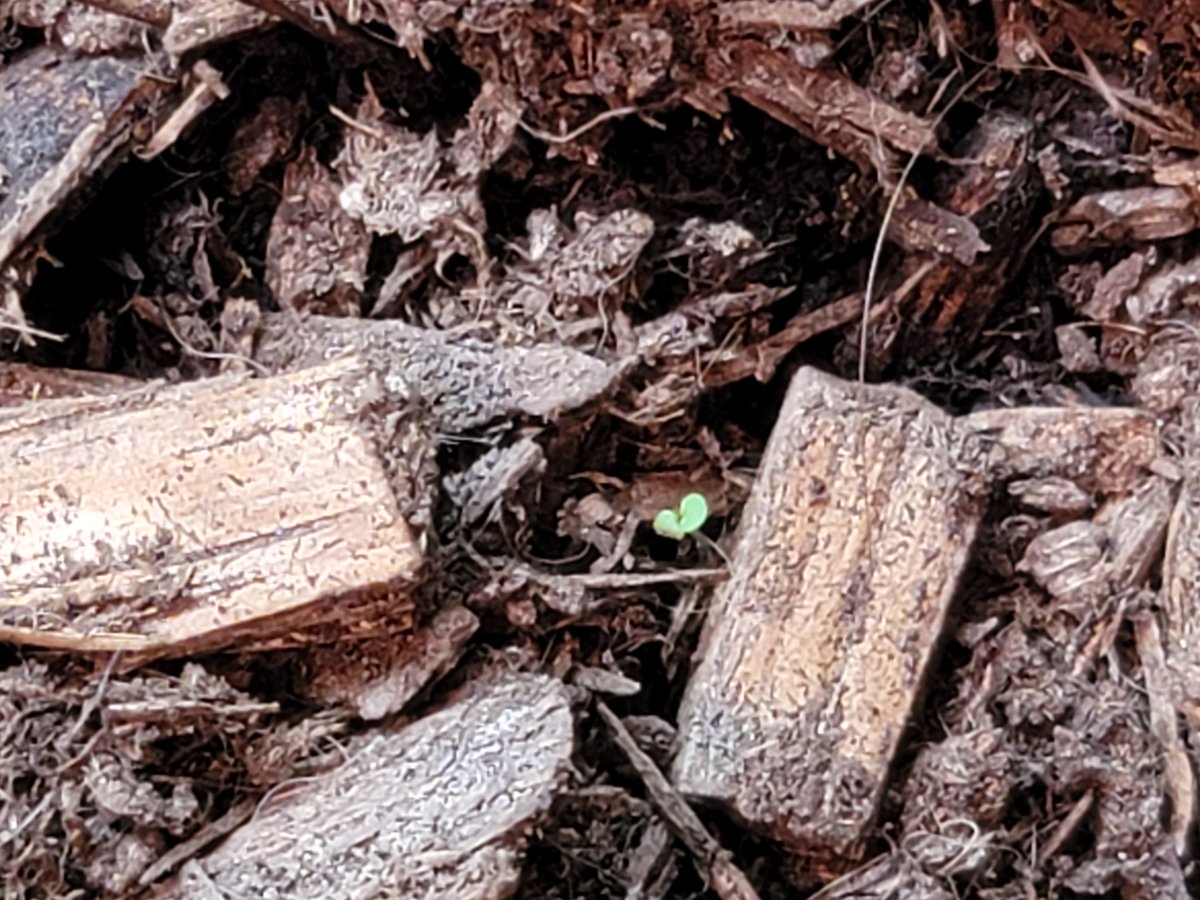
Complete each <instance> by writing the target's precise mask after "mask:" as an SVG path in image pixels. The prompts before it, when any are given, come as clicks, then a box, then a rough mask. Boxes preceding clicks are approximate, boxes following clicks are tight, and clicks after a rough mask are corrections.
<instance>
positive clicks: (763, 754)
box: [673, 369, 1169, 874]
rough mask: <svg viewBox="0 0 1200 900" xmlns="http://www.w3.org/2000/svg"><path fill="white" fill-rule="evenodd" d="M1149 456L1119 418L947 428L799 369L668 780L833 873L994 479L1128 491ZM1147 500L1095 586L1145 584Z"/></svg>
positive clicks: (1028, 415)
mask: <svg viewBox="0 0 1200 900" xmlns="http://www.w3.org/2000/svg"><path fill="white" fill-rule="evenodd" d="M1157 455H1158V441H1157V431H1156V427H1155V423H1154V420H1153V418H1152V417H1150V416H1148V415H1146V414H1145V413H1141V412H1138V411H1134V410H1121V409H1084V408H1080V409H1074V408H1064V409H1055V408H1046V409H1015V410H995V411H988V412H982V413H976V414H972V415H969V416H965V417H962V418H961V419H957V420H953V419H951V418H950V417H948V416H947V415H945V414H944V413H943V412H941V411H940V410H938V409H937V408H936V407H934V406H933V405H932V404H930V403H929V402H928V401H926V400H924V399H922V398H921V397H919V396H918V395H916V394H915V393H913V392H911V391H908V390H905V389H897V388H891V387H865V386H861V385H857V384H851V383H847V382H843V381H839V380H838V379H836V378H833V377H832V376H828V375H824V374H821V373H818V372H817V371H815V370H812V369H802V370H800V372H799V373H798V374H797V375H796V376H795V378H794V379H793V382H792V385H791V388H790V389H789V392H788V396H787V399H786V400H785V401H784V405H783V409H782V411H781V412H780V415H779V419H778V422H777V424H776V426H775V430H774V432H773V433H772V435H771V439H770V442H769V443H768V446H767V450H766V454H765V457H764V461H763V464H762V467H761V468H760V470H759V474H758V478H757V481H756V484H755V487H754V490H753V492H752V495H751V498H750V501H749V503H748V504H747V507H746V509H745V511H744V513H743V517H742V522H741V525H740V530H739V532H738V535H737V540H736V543H735V549H734V553H733V555H732V556H733V560H734V562H733V565H732V568H731V571H730V577H729V580H728V581H727V582H726V583H724V584H723V585H721V586H720V587H718V588H717V589H716V592H715V597H714V600H713V603H712V607H711V611H710V613H709V617H708V620H707V622H706V624H705V629H704V634H703V635H702V638H701V642H700V649H699V651H698V656H699V662H698V664H697V666H696V668H695V670H694V671H693V674H692V677H691V680H690V682H689V684H688V686H687V690H686V693H685V696H684V700H683V704H682V707H681V709H680V713H679V730H680V749H679V752H678V755H677V757H676V760H675V764H674V769H673V773H674V778H675V781H676V784H677V785H678V786H679V788H680V789H681V790H682V791H684V792H685V793H686V794H688V795H691V796H693V797H697V798H702V799H704V800H708V801H715V802H718V803H721V804H723V805H725V806H727V807H728V808H729V809H730V810H731V811H732V812H733V813H734V814H735V815H737V816H738V817H739V818H740V819H742V820H743V821H745V822H747V823H748V824H750V825H751V826H752V827H754V828H756V829H758V830H760V831H765V832H767V833H769V834H771V835H772V836H773V837H775V838H776V839H778V840H781V841H783V842H784V843H785V844H786V845H787V846H788V847H789V848H790V850H792V851H793V852H795V853H798V854H799V855H800V856H802V857H804V858H805V859H807V860H808V861H809V864H811V865H812V866H814V867H816V870H817V871H821V870H822V867H823V866H827V867H828V869H827V871H828V873H830V874H832V873H835V872H838V871H845V869H846V866H847V863H848V862H852V861H853V860H854V859H855V858H856V857H857V855H858V854H859V853H860V852H861V850H862V849H863V846H864V842H865V839H866V837H867V836H868V833H869V827H870V825H871V824H872V822H873V820H874V817H875V815H876V813H877V810H878V806H879V802H880V800H881V797H882V794H883V790H884V787H885V784H886V780H887V774H888V770H889V767H890V766H891V765H892V762H893V756H894V754H895V751H896V750H897V747H898V745H899V741H900V737H901V734H902V733H903V731H904V729H905V727H906V725H907V723H908V721H909V717H910V714H911V713H912V712H913V710H914V708H915V704H916V702H917V698H918V696H919V694H920V691H921V686H922V678H923V674H924V673H925V672H926V671H927V670H928V668H929V666H930V662H931V660H932V658H933V655H934V651H935V648H936V647H937V645H938V641H939V639H940V635H941V629H942V625H943V622H944V620H945V617H946V614H947V610H948V608H949V605H950V602H951V599H952V597H953V596H954V593H955V590H956V588H957V586H958V583H959V579H960V576H961V574H962V572H963V570H964V567H965V565H966V562H967V559H968V553H969V550H970V547H971V543H972V540H973V537H974V534H975V531H976V529H977V527H978V525H979V522H980V520H981V517H982V515H983V513H984V510H985V497H986V495H987V494H988V493H989V490H990V488H991V485H992V483H993V482H996V481H1000V482H1003V481H1006V480H1008V479H1012V478H1019V477H1023V478H1035V477H1047V476H1051V475H1060V476H1064V475H1065V476H1068V477H1072V478H1078V479H1079V480H1080V483H1081V486H1082V487H1083V489H1085V490H1093V491H1111V490H1128V489H1130V488H1131V487H1132V486H1133V485H1134V484H1137V483H1138V481H1139V479H1142V478H1145V477H1146V470H1147V468H1148V467H1149V466H1150V464H1151V463H1152V462H1153V461H1154V460H1155V459H1156V458H1157ZM1146 490H1147V492H1148V495H1147V497H1143V496H1142V495H1141V494H1140V493H1138V494H1135V495H1133V496H1134V498H1136V502H1135V501H1134V500H1131V501H1130V503H1131V506H1130V510H1129V515H1128V516H1118V515H1116V514H1115V513H1114V515H1113V517H1112V520H1111V521H1112V523H1113V528H1114V531H1119V530H1120V528H1121V527H1126V526H1128V523H1129V521H1133V520H1137V521H1138V522H1140V523H1141V525H1145V527H1141V526H1140V525H1139V527H1138V528H1136V529H1135V528H1129V534H1128V536H1129V537H1130V538H1131V540H1130V543H1129V545H1128V547H1127V548H1126V549H1127V550H1128V552H1127V553H1121V554H1118V556H1119V557H1120V558H1114V559H1113V560H1111V561H1110V565H1111V566H1113V567H1114V568H1113V569H1112V570H1111V571H1109V572H1108V574H1109V576H1111V577H1110V579H1109V580H1110V581H1111V582H1114V583H1115V582H1116V581H1122V582H1125V581H1130V580H1135V579H1136V578H1137V577H1139V576H1140V575H1144V574H1145V567H1146V562H1147V560H1148V559H1150V558H1151V557H1152V556H1153V548H1154V545H1155V542H1156V541H1157V540H1161V531H1162V528H1161V525H1162V519H1163V516H1162V515H1161V514H1160V515H1158V517H1157V518H1155V516H1153V515H1150V516H1146V517H1144V518H1145V521H1144V522H1143V521H1142V520H1141V519H1139V518H1138V514H1139V511H1142V509H1143V506H1149V507H1152V508H1153V509H1160V508H1161V507H1163V506H1164V501H1165V499H1166V498H1168V497H1169V487H1168V486H1167V485H1166V483H1165V482H1162V481H1161V480H1155V481H1154V482H1153V483H1152V485H1151V486H1150V487H1148V488H1147V489H1146ZM1151 495H1152V496H1151ZM1143 500H1144V501H1145V503H1142V501H1143ZM1139 504H1140V505H1139ZM1127 520H1128V521H1127ZM1156 522H1157V523H1158V524H1157V525H1155V523H1156ZM1121 523H1125V524H1124V525H1122V524H1121ZM1085 524H1088V523H1085ZM1102 526H1103V523H1102V525H1101V526H1098V527H1102ZM1106 571H1107V570H1106Z"/></svg>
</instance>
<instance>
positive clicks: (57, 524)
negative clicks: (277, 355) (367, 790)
mask: <svg viewBox="0 0 1200 900" xmlns="http://www.w3.org/2000/svg"><path fill="white" fill-rule="evenodd" d="M383 398H384V395H383V392H382V390H381V389H380V386H379V385H378V383H377V381H376V380H375V378H374V377H373V375H372V374H371V373H370V371H369V369H368V368H367V367H365V366H364V365H363V364H362V363H361V362H360V361H358V360H357V359H355V358H353V357H347V358H342V359H338V360H335V361H332V362H330V363H327V364H325V365H324V366H320V367H315V368H313V369H308V370H302V371H298V372H295V373H291V374H289V375H284V376H278V377H276V378H270V379H259V380H247V379H244V378H216V379H210V380H207V381H202V382H195V383H191V384H187V385H179V386H165V385H151V386H148V387H146V388H144V389H141V390H136V391H128V392H122V393H120V394H114V395H110V396H104V397H91V398H78V399H70V400H58V401H50V402H46V403H39V404H32V405H29V406H26V407H19V408H15V409H8V410H3V411H0V454H3V455H4V456H5V458H7V459H10V460H12V461H13V462H12V464H10V466H9V468H8V470H7V471H6V477H4V478H3V479H0V503H2V504H3V505H4V506H6V507H7V508H9V509H14V510H17V514H16V515H14V516H11V517H8V518H6V519H4V520H0V536H2V537H4V540H3V541H2V542H0V545H2V546H5V548H6V551H7V557H8V558H7V559H3V558H0V572H3V575H4V578H3V580H2V581H0V615H5V616H6V619H7V620H6V621H5V622H4V625H3V627H2V628H0V638H4V639H8V640H13V641H17V642H22V643H31V644H36V645H40V646H46V647H50V648H54V649H71V650H78V651H85V652H87V651H116V650H122V651H130V652H136V653H144V654H148V655H164V654H169V653H173V652H191V651H193V650H196V649H202V648H209V647H212V646H217V645H220V644H222V643H227V642H229V641H232V640H233V639H235V638H237V637H240V636H244V635H247V634H250V635H259V634H260V633H261V632H262V631H264V630H269V629H270V628H272V627H275V626H283V625H288V626H291V625H292V624H294V620H295V619H296V617H298V616H303V615H305V614H307V612H309V611H315V610H316V609H317V608H318V607H319V606H320V605H322V604H321V601H325V600H331V599H333V598H334V597H347V596H353V595H362V594H376V593H380V592H383V593H388V592H391V591H392V590H394V589H395V587H397V586H398V585H401V584H404V583H406V582H408V581H411V580H412V579H413V578H414V576H415V574H416V570H417V568H418V566H419V562H420V553H419V551H418V549H417V548H416V546H415V544H414V541H413V536H412V533H411V531H410V529H409V527H408V525H407V523H406V522H405V521H404V519H403V516H402V515H401V514H400V512H399V510H398V508H397V502H396V497H395V494H394V492H393V490H392V485H391V483H390V482H389V479H388V475H387V473H386V472H385V470H384V465H383V462H382V459H381V449H382V448H381V447H379V446H378V444H377V441H378V437H379V436H378V435H377V434H375V433H374V425H373V421H372V419H373V417H374V416H376V415H379V414H380V412H381V411H380V410H379V409H378V408H377V407H378V405H379V404H380V403H381V402H382V401H383ZM132 434H137V435H141V436H142V438H143V445H142V446H141V447H139V448H137V449H136V450H135V449H134V448H133V444H132V441H131V440H130V435H132ZM146 436H150V437H151V438H158V441H157V443H149V442H148V441H147V438H146ZM5 494H7V495H8V496H7V498H5V496H4V495H5ZM18 520H19V521H18ZM146 553H150V555H149V556H146V555H145V554H146ZM131 554H132V555H131ZM143 557H145V558H144V559H143ZM106 560H107V561H106ZM139 560H140V562H139ZM21 617H25V618H28V619H30V621H29V622H28V623H26V622H24V621H21Z"/></svg>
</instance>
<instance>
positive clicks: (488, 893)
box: [156, 675, 573, 900]
mask: <svg viewBox="0 0 1200 900" xmlns="http://www.w3.org/2000/svg"><path fill="white" fill-rule="evenodd" d="M572 730H573V728H572V720H571V713H570V710H569V708H568V700H567V694H566V691H565V689H564V688H563V686H562V684H561V683H560V682H558V681H556V680H554V679H551V678H546V677H544V676H532V675H516V676H508V677H506V678H505V679H503V680H499V681H497V682H495V683H493V684H491V685H490V686H482V687H480V688H478V689H477V690H474V691H472V692H471V693H470V694H469V695H468V696H466V697H464V698H463V699H461V700H460V701H459V702H458V703H456V704H454V705H452V706H450V707H449V708H447V709H444V710H442V711H441V712H437V713H434V714H433V715H430V716H426V717H425V718H422V719H421V720H419V721H418V722H415V723H414V724H412V725H409V726H407V727H406V728H404V729H403V730H401V731H399V732H394V733H386V732H377V733H374V734H372V735H369V736H367V737H366V738H365V739H363V740H362V741H361V742H359V743H358V745H357V746H352V747H351V748H350V751H349V752H350V756H349V759H348V760H347V762H346V763H345V764H344V765H342V766H341V767H340V768H338V769H336V770H334V771H333V772H330V773H328V774H326V775H323V776H320V777H318V778H316V779H304V780H303V781H302V782H300V783H297V784H296V785H295V786H294V787H289V786H288V785H287V784H286V783H285V784H284V785H281V786H280V788H279V790H278V791H277V793H276V794H275V795H274V796H270V795H269V796H268V797H267V798H266V799H265V800H264V802H263V803H262V804H261V805H260V807H259V809H258V811H257V813H256V814H255V816H254V817H253V818H252V819H251V821H250V822H249V823H248V824H247V825H245V826H243V827H242V828H241V829H239V830H238V831H237V832H235V833H234V834H233V835H232V836H231V837H230V838H229V840H227V841H226V842H225V843H224V844H222V845H221V846H220V847H219V848H218V849H217V850H216V851H215V852H213V853H212V854H211V855H210V856H208V857H207V858H206V859H204V860H202V861H198V862H194V863H191V864H189V865H188V866H185V868H184V870H183V872H182V873H181V874H180V876H179V877H178V878H177V879H176V880H175V881H174V882H173V883H171V884H170V885H168V886H166V887H165V888H164V889H163V890H161V891H159V892H158V893H157V894H156V896H157V897H158V898H159V900H168V898H170V900H176V898H178V900H183V898H194V897H204V896H207V895H209V894H211V895H212V896H220V897H288V898H292V900H309V898H311V900H317V898H326V897H356V898H360V900H372V898H380V900H382V898H386V897H404V898H406V900H421V898H429V900H435V898H436V900H476V898H478V900H484V898H501V897H506V896H509V895H510V894H512V893H513V891H514V890H515V888H516V886H517V882H518V880H519V877H520V864H521V850H522V844H523V842H524V838H525V836H526V834H527V833H528V831H529V830H530V828H531V827H532V826H533V825H534V824H535V823H536V820H537V819H538V817H539V816H541V815H542V814H543V813H544V812H545V811H546V810H547V809H548V807H549V805H550V802H551V800H552V799H553V797H554V793H555V790H556V788H557V786H558V783H559V780H560V777H561V776H562V774H563V773H564V771H565V769H566V767H567V765H568V763H569V759H570V754H571V750H572V739H573V735H572ZM205 892H207V894H206V893H205Z"/></svg>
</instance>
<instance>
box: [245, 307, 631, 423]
mask: <svg viewBox="0 0 1200 900" xmlns="http://www.w3.org/2000/svg"><path fill="white" fill-rule="evenodd" d="M349 351H357V352H360V353H362V354H363V356H364V357H365V358H366V359H367V360H369V361H370V362H371V363H372V365H373V366H374V367H375V369H376V371H378V372H380V374H381V377H382V378H383V380H384V383H385V384H386V385H387V386H388V387H389V388H393V387H394V388H395V389H397V390H401V391H406V392H407V391H412V392H413V393H415V394H416V395H417V396H419V397H420V398H421V400H422V402H424V403H426V404H428V406H429V408H430V412H431V414H432V417H433V420H434V423H435V424H436V425H437V427H438V428H439V429H441V430H443V431H445V432H448V433H451V434H453V433H458V432H461V431H464V430H466V429H469V428H477V427H479V426H482V425H486V424H488V423H490V422H493V421H495V420H499V419H503V418H507V417H509V416H512V415H526V416H533V417H537V418H553V417H554V416H556V415H558V414H559V413H562V412H565V411H567V410H570V409H574V408H576V407H578V406H581V405H583V404H584V403H587V402H589V401H591V400H594V399H596V398H597V397H599V396H600V395H601V394H603V393H604V392H605V391H607V390H608V389H609V388H610V387H611V386H612V385H613V384H614V383H615V381H616V378H617V376H618V374H619V372H618V369H617V368H616V367H613V366H609V365H607V364H605V363H603V362H601V361H600V360H598V359H595V358H593V357H591V356H587V355H586V354H584V353H580V352H578V351H576V350H571V349H568V348H566V347H560V346H555V345H541V346H535V347H505V346H501V345H499V344H493V343H490V342H488V341H483V340H479V339H476V338H467V337H460V336H455V335H454V334H452V333H448V332H444V331H435V330H432V329H427V328H418V327H415V326H413V325H408V324H406V323H404V322H401V321H398V320H387V321H368V320H363V319H337V318H330V317H321V316H312V317H309V318H300V317H297V316H295V315H288V314H280V315H275V316H267V317H266V319H265V320H264V323H263V333H262V337H261V340H260V342H259V347H258V351H257V353H256V357H257V359H258V361H259V362H260V363H262V364H263V365H266V366H267V367H268V368H270V369H271V370H272V371H284V370H291V369H295V368H297V367H303V366H309V365H315V364H317V363H319V362H321V361H322V360H325V359H328V358H329V357H330V356H334V355H336V354H338V353H345V352H349Z"/></svg>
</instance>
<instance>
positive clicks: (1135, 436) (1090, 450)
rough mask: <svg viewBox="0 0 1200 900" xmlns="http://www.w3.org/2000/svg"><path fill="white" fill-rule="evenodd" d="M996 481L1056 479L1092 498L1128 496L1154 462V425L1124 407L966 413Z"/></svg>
mask: <svg viewBox="0 0 1200 900" xmlns="http://www.w3.org/2000/svg"><path fill="white" fill-rule="evenodd" d="M961 427H962V428H964V429H966V430H967V431H970V432H972V433H974V434H975V435H977V436H978V438H979V439H980V440H981V441H982V443H983V444H984V445H985V446H986V447H987V451H988V452H987V456H988V458H987V463H986V464H987V468H988V471H989V472H990V473H991V475H992V476H994V477H995V478H996V479H998V480H1007V479H1009V478H1042V477H1047V476H1061V477H1064V478H1070V479H1072V480H1074V481H1075V482H1076V483H1077V484H1078V485H1079V486H1080V487H1082V488H1084V489H1085V490H1088V491H1095V492H1098V493H1103V494H1107V493H1119V492H1122V491H1128V490H1130V489H1132V488H1133V486H1134V485H1135V484H1137V483H1138V481H1139V479H1140V478H1141V477H1142V476H1143V475H1144V474H1145V472H1146V471H1147V470H1148V469H1149V467H1150V466H1151V464H1152V463H1153V462H1154V461H1155V460H1156V459H1158V457H1159V436H1158V424H1157V422H1156V421H1155V418H1154V416H1153V415H1151V414H1150V413H1148V412H1146V411H1145V410H1141V409H1132V408H1127V407H1105V408H1100V407H1086V406H1065V407H1053V406H1045V407H1025V408H1020V409H989V410H983V411H981V412H976V413H971V414H970V415H968V416H964V417H963V419H962V420H961Z"/></svg>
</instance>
